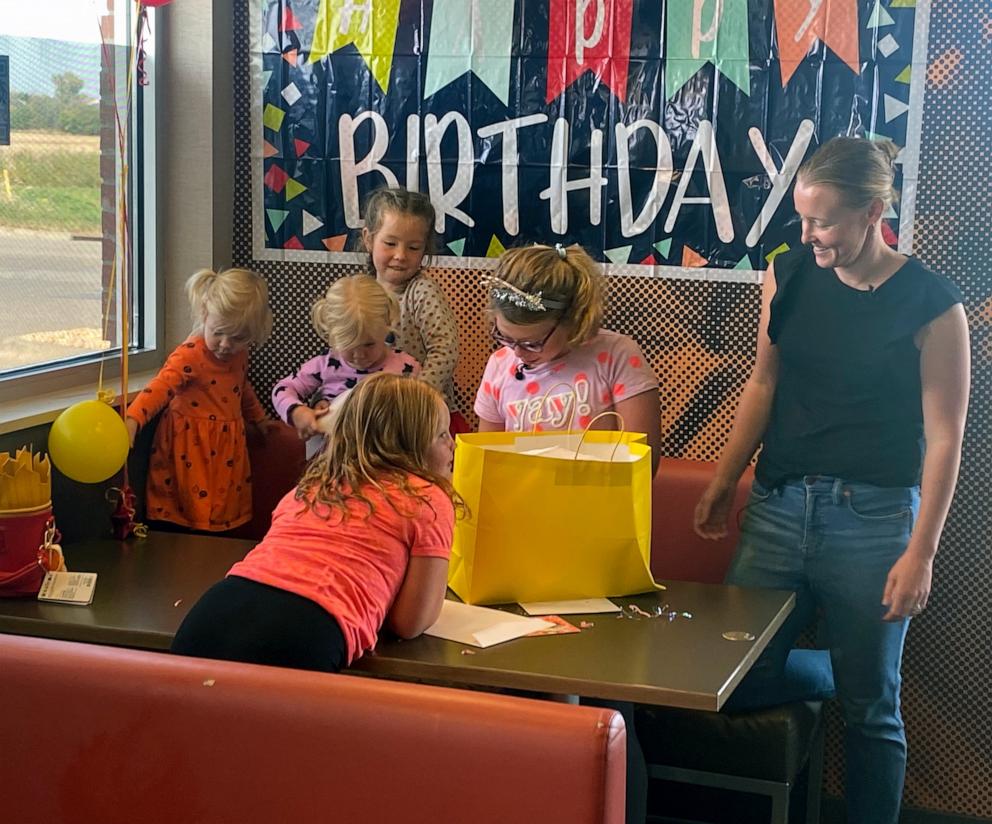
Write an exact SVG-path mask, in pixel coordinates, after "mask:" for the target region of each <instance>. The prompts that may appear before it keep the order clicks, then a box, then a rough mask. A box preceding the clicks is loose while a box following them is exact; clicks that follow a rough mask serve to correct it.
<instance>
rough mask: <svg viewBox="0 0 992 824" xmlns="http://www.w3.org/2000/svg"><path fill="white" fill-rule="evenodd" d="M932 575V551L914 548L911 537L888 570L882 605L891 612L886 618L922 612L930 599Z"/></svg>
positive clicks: (903, 616)
mask: <svg viewBox="0 0 992 824" xmlns="http://www.w3.org/2000/svg"><path fill="white" fill-rule="evenodd" d="M932 576H933V553H930V554H929V557H928V556H927V554H926V553H920V552H918V551H916V550H914V549H913V543H912V540H910V544H909V546H908V547H907V548H906V551H905V552H904V553H903V554H902V555H900V556H899V560H898V561H896V562H895V563H894V564H893V565H892V569H890V570H889V577H888V578H887V579H886V581H885V593H884V594H883V595H882V606H885V607H888V612H886V613H885V615H883V616H882V620H883V621H901V620H902V619H903V618H912V617H913V616H914V615H919V614H920V613H921V612H923V610H925V609H926V607H927V601H928V600H930V582H931V578H932Z"/></svg>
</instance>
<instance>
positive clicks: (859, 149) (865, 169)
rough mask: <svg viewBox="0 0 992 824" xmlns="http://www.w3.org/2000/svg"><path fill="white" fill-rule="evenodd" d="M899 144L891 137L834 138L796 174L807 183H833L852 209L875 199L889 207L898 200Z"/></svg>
mask: <svg viewBox="0 0 992 824" xmlns="http://www.w3.org/2000/svg"><path fill="white" fill-rule="evenodd" d="M898 154H899V147H898V146H897V145H896V144H895V143H893V142H892V141H891V140H889V139H888V138H882V139H880V140H867V139H866V138H860V137H834V138H831V139H830V140H828V141H827V142H826V143H824V144H823V145H822V146H820V148H819V149H817V150H816V151H815V152H813V154H812V156H811V157H809V158H808V159H807V160H806V161H805V162H804V163H803V165H802V166H800V167H799V172H798V174H797V175H796V177H797V179H798V180H799V181H801V182H802V184H803V185H804V186H833V187H834V189H836V190H837V191H838V192H839V193H840V195H841V198H842V200H843V202H844V205H845V206H847V207H848V208H851V209H863V208H865V207H867V206H869V205H870V204H871V203H872V201H874V200H876V199H878V200H881V201H882V203H883V205H885V206H888V205H889V204H891V203H892V202H893V201H895V200H896V199H898V197H899V193H898V192H897V191H896V190H895V188H894V187H893V186H892V181H893V180H894V178H895V171H894V170H893V165H892V164H893V163H894V162H895V159H896V155H898Z"/></svg>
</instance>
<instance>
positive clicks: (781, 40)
mask: <svg viewBox="0 0 992 824" xmlns="http://www.w3.org/2000/svg"><path fill="white" fill-rule="evenodd" d="M775 30H776V32H777V35H778V51H779V66H780V69H781V72H782V86H783V88H784V87H785V86H787V85H788V83H789V79H790V78H791V77H792V75H793V74H794V73H795V71H796V69H797V68H799V64H800V63H801V62H802V61H803V58H805V57H806V55H807V53H808V52H809V50H810V47H811V46H812V45H813V43H814V42H815V41H816V40H821V41H822V42H823V45H825V46H826V47H827V48H828V49H830V50H831V51H833V52H834V54H836V55H837V56H838V57H839V58H840V59H841V60H842V61H844V63H845V64H846V65H847V66H848V67H850V69H851V71H853V72H854V73H855V74H860V73H861V65H860V62H859V60H860V56H859V54H858V51H859V49H858V2H857V0H802V2H798V0H775Z"/></svg>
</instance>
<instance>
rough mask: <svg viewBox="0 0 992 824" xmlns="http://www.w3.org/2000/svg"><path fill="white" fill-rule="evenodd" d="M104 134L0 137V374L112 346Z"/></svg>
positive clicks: (26, 133) (39, 133)
mask: <svg viewBox="0 0 992 824" xmlns="http://www.w3.org/2000/svg"><path fill="white" fill-rule="evenodd" d="M99 233H100V178H99V138H98V137H96V136H95V135H93V136H90V135H71V134H64V133H59V132H55V131H33V130H21V131H18V130H16V129H15V130H12V134H11V145H10V146H0V374H2V373H3V372H4V371H7V370H10V369H16V368H19V367H24V366H30V365H32V364H37V363H42V362H44V361H49V360H57V359H60V358H67V357H74V356H77V355H81V354H86V353H88V352H93V351H96V350H98V349H101V348H104V347H105V346H106V344H104V343H103V342H102V322H101V316H102V307H101V265H102V264H101V243H100V242H99Z"/></svg>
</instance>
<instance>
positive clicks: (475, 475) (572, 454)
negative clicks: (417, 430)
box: [448, 430, 656, 604]
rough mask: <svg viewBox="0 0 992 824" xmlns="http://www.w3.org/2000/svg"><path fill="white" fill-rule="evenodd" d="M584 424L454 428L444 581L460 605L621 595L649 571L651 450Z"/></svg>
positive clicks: (650, 584)
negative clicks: (457, 517)
mask: <svg viewBox="0 0 992 824" xmlns="http://www.w3.org/2000/svg"><path fill="white" fill-rule="evenodd" d="M644 440H645V436H644V435H638V434H632V433H625V432H609V431H602V430H590V431H587V432H585V433H582V432H562V433H555V434H551V435H548V434H521V433H517V432H485V433H478V434H469V435H459V436H458V447H457V449H456V450H455V471H454V478H453V482H454V486H455V489H457V490H458V492H459V493H461V495H462V497H463V498H464V499H465V502H466V503H467V504H468V506H469V507H470V509H471V514H470V516H469V517H468V518H467V519H464V520H461V521H459V522H458V523H457V526H456V527H455V541H454V546H453V548H452V552H451V564H450V566H449V570H448V585H449V586H450V587H451V589H452V590H454V592H455V593H456V594H457V595H458V597H459V598H461V599H462V600H463V601H465V602H466V603H468V604H496V603H506V602H510V601H557V600H565V599H571V598H596V597H605V596H611V595H614V596H615V595H629V594H632V593H635V592H645V591H648V590H651V589H654V588H655V587H656V584H655V583H654V579H653V578H652V577H651V571H650V560H651V448H650V447H649V446H647V445H646V444H645V443H644Z"/></svg>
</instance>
